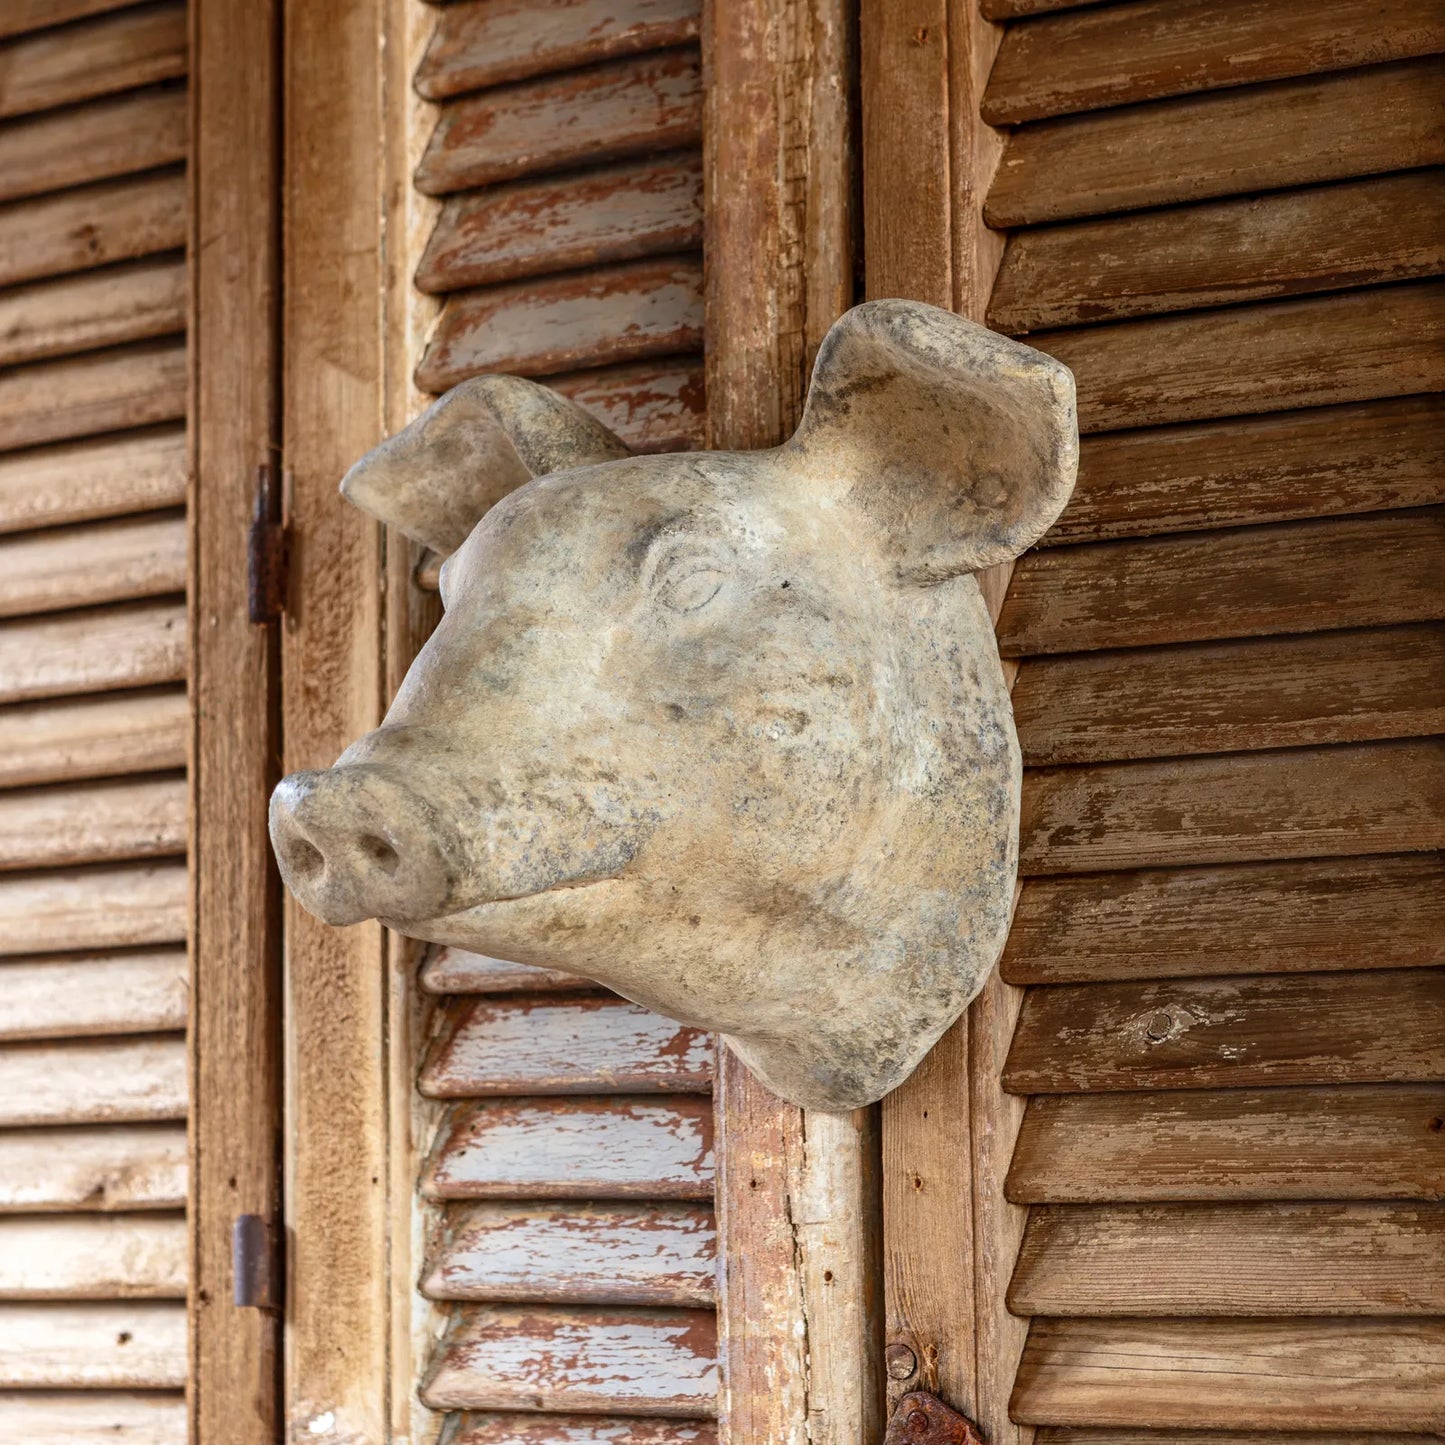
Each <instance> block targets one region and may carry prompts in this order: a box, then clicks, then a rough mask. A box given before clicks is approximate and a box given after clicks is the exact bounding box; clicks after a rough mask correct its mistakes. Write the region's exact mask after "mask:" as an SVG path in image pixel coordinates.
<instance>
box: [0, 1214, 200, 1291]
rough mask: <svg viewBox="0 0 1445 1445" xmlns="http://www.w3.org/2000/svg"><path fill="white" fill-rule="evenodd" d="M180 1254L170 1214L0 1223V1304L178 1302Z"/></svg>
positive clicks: (182, 1283) (180, 1224)
mask: <svg viewBox="0 0 1445 1445" xmlns="http://www.w3.org/2000/svg"><path fill="white" fill-rule="evenodd" d="M186 1251H187V1244H186V1221H185V1219H184V1217H181V1216H177V1215H174V1214H131V1215H115V1214H110V1215H105V1214H95V1215H77V1216H75V1217H72V1218H63V1219H47V1218H35V1219H5V1218H3V1217H0V1300H24V1299H31V1300H43V1299H72V1300H75V1299H93V1300H104V1299H184V1298H185V1297H186Z"/></svg>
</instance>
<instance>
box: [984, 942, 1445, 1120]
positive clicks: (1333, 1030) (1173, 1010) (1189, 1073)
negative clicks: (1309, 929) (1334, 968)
mask: <svg viewBox="0 0 1445 1445" xmlns="http://www.w3.org/2000/svg"><path fill="white" fill-rule="evenodd" d="M1438 1078H1445V970H1441V969H1437V968H1419V969H1371V970H1368V971H1363V972H1358V973H1354V972H1351V973H1326V974H1273V975H1267V976H1264V977H1259V978H1212V979H1188V980H1186V979H1174V980H1169V981H1166V982H1158V983H1097V984H1076V985H1072V986H1067V985H1066V986H1063V987H1057V988H1046V989H1037V988H1036V989H1031V990H1030V991H1029V993H1028V996H1027V997H1026V998H1025V999H1024V1001H1023V1009H1022V1012H1021V1013H1020V1015H1019V1021H1018V1026H1017V1028H1016V1030H1015V1032H1014V1037H1013V1043H1012V1045H1011V1046H1010V1048H1009V1053H1008V1061H1007V1063H1006V1064H1005V1066H1004V1073H1003V1082H1004V1087H1005V1088H1006V1089H1008V1090H1009V1091H1010V1092H1012V1093H1016V1094H1063V1093H1076V1092H1080V1091H1082V1092H1086V1093H1094V1092H1098V1091H1101V1090H1113V1089H1189V1088H1201V1087H1204V1086H1209V1087H1212V1088H1219V1089H1231V1088H1240V1087H1246V1088H1247V1087H1259V1086H1261V1085H1266V1084H1270V1085H1274V1084H1370V1083H1412V1082H1416V1081H1420V1082H1428V1081H1429V1080H1431V1079H1438Z"/></svg>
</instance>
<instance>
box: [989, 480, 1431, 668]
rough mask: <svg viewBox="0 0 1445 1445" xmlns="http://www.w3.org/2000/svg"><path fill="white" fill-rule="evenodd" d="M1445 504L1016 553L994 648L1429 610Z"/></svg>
mask: <svg viewBox="0 0 1445 1445" xmlns="http://www.w3.org/2000/svg"><path fill="white" fill-rule="evenodd" d="M1442 559H1445V510H1441V509H1438V508H1422V509H1419V510H1414V511H1404V512H1388V513H1378V514H1376V515H1374V516H1368V517H1358V518H1340V519H1325V518H1320V519H1316V520H1312V521H1306V522H1283V523H1278V524H1276V525H1272V526H1265V527H1239V528H1235V529H1232V530H1230V531H1225V532H1194V533H1185V534H1182V535H1176V536H1172V537H1152V538H1148V539H1137V540H1126V541H1117V542H1098V543H1091V544H1087V545H1084V546H1078V547H1055V548H1049V549H1046V550H1044V551H1040V552H1032V553H1026V554H1025V555H1024V556H1023V557H1021V558H1019V560H1018V563H1017V564H1016V565H1015V567H1014V575H1013V582H1012V585H1011V586H1010V588H1009V593H1008V597H1007V599H1006V600H1005V602H1004V606H1003V611H1002V613H1001V614H1000V616H999V622H998V632H999V649H1000V651H1001V652H1002V653H1003V655H1004V656H1005V657H1024V656H1031V655H1035V654H1038V653H1054V652H1083V651H1092V650H1094V649H1097V648H1108V647H1129V648H1133V647H1144V646H1149V645H1151V644H1157V643H1169V642H1204V641H1211V640H1214V639H1217V638H1229V637H1251V636H1259V635H1261V634H1270V633H1281V632H1316V631H1321V630H1324V629H1328V628H1348V627H1368V626H1374V625H1381V624H1389V623H1400V622H1419V621H1429V620H1433V619H1436V618H1438V617H1440V616H1441V614H1442V611H1445V605H1442V599H1441V596H1440V588H1439V586H1438V580H1439V576H1440V566H1441V562H1442Z"/></svg>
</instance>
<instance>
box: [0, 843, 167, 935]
mask: <svg viewBox="0 0 1445 1445" xmlns="http://www.w3.org/2000/svg"><path fill="white" fill-rule="evenodd" d="M185 936H186V868H185V864H184V863H163V864H159V865H157V864H134V865H131V866H128V867H120V868H65V869H57V870H52V871H50V872H40V873H24V874H17V875H13V876H10V877H5V876H3V875H0V955H3V954H25V953H37V952H39V951H40V950H41V949H46V950H52V949H53V950H55V951H57V952H58V951H60V950H62V949H67V950H70V949H73V950H76V951H79V950H82V949H101V948H130V947H139V946H142V945H145V944H152V943H181V942H183V941H184V940H185Z"/></svg>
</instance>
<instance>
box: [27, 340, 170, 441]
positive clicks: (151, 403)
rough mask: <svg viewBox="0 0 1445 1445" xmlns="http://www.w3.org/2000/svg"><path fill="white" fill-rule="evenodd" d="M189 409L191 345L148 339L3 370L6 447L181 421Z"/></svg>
mask: <svg viewBox="0 0 1445 1445" xmlns="http://www.w3.org/2000/svg"><path fill="white" fill-rule="evenodd" d="M185 414H186V348H185V345H184V343H183V342H179V341H168V340H167V341H143V342H138V343H136V344H135V345H133V346H125V347H119V348H116V349H115V350H107V351H96V352H91V353H90V354H88V355H85V356H68V357H64V358H63V359H61V360H59V361H40V362H35V363H33V364H31V365H29V366H24V367H16V368H14V369H13V370H11V371H8V372H6V373H4V374H3V375H0V449H3V450H6V451H10V450H14V449H16V448H19V447H31V446H39V445H40V444H41V443H42V442H55V441H64V440H66V439H68V438H71V437H83V436H93V435H95V434H97V433H99V432H107V431H119V430H121V429H122V428H125V427H133V426H149V425H151V424H152V423H153V422H162V421H176V420H178V419H179V418H181V417H183V416H184V415H185Z"/></svg>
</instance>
